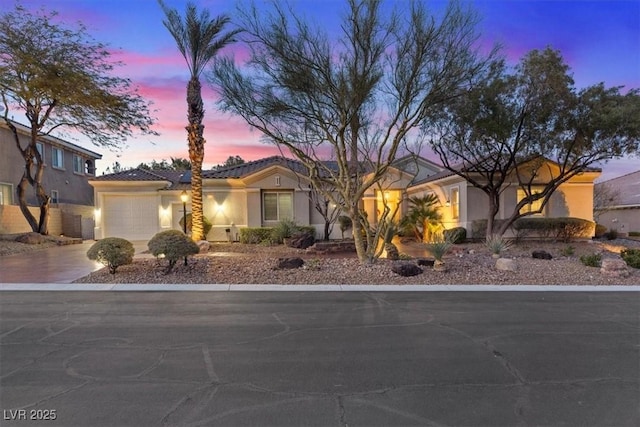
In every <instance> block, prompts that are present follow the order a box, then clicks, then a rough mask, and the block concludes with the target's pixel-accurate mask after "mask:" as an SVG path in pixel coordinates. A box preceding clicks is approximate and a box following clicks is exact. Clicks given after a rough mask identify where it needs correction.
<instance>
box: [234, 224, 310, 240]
mask: <svg viewBox="0 0 640 427" xmlns="http://www.w3.org/2000/svg"><path fill="white" fill-rule="evenodd" d="M302 233H304V234H309V235H311V236H313V237H314V238H315V237H316V228H315V227H314V226H312V225H297V224H296V223H294V222H293V221H289V220H285V221H281V222H280V223H278V225H277V226H275V227H247V228H241V229H240V243H248V244H252V245H255V244H267V245H269V244H281V243H282V242H283V240H284V239H287V238H289V237H293V236H295V235H297V234H302Z"/></svg>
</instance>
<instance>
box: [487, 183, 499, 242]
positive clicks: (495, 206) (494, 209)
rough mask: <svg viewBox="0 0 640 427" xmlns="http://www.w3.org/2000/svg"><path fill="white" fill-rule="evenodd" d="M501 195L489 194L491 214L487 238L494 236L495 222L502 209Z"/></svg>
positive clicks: (488, 220)
mask: <svg viewBox="0 0 640 427" xmlns="http://www.w3.org/2000/svg"><path fill="white" fill-rule="evenodd" d="M499 197H500V195H499V194H498V195H495V196H493V195H489V215H487V231H486V233H485V238H487V239H491V238H492V237H493V223H494V220H495V217H496V215H497V214H498V211H500V200H499ZM500 236H502V234H500Z"/></svg>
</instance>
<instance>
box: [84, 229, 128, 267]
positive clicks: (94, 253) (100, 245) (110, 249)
mask: <svg viewBox="0 0 640 427" xmlns="http://www.w3.org/2000/svg"><path fill="white" fill-rule="evenodd" d="M134 253H135V249H134V248H133V244H132V243H131V242H130V241H128V240H126V239H121V238H120V237H107V238H105V239H102V240H98V241H97V242H96V243H94V244H93V245H92V246H91V247H90V248H89V250H88V251H87V258H89V259H90V260H92V261H98V262H100V263H102V264H104V265H106V266H107V267H108V268H109V273H111V274H116V269H117V268H118V267H120V266H121V265H126V264H131V263H132V262H133V255H134Z"/></svg>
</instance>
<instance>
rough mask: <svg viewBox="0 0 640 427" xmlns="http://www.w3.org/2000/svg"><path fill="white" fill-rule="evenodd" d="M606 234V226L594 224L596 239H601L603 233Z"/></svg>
mask: <svg viewBox="0 0 640 427" xmlns="http://www.w3.org/2000/svg"><path fill="white" fill-rule="evenodd" d="M606 232H607V226H606V225H602V224H596V231H595V234H594V235H595V237H596V238H597V239H599V238H601V237H602V236H604V233H606Z"/></svg>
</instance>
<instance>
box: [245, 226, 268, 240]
mask: <svg viewBox="0 0 640 427" xmlns="http://www.w3.org/2000/svg"><path fill="white" fill-rule="evenodd" d="M272 233H273V227H247V228H241V229H240V243H250V244H257V243H271V242H272V240H271V236H272Z"/></svg>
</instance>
